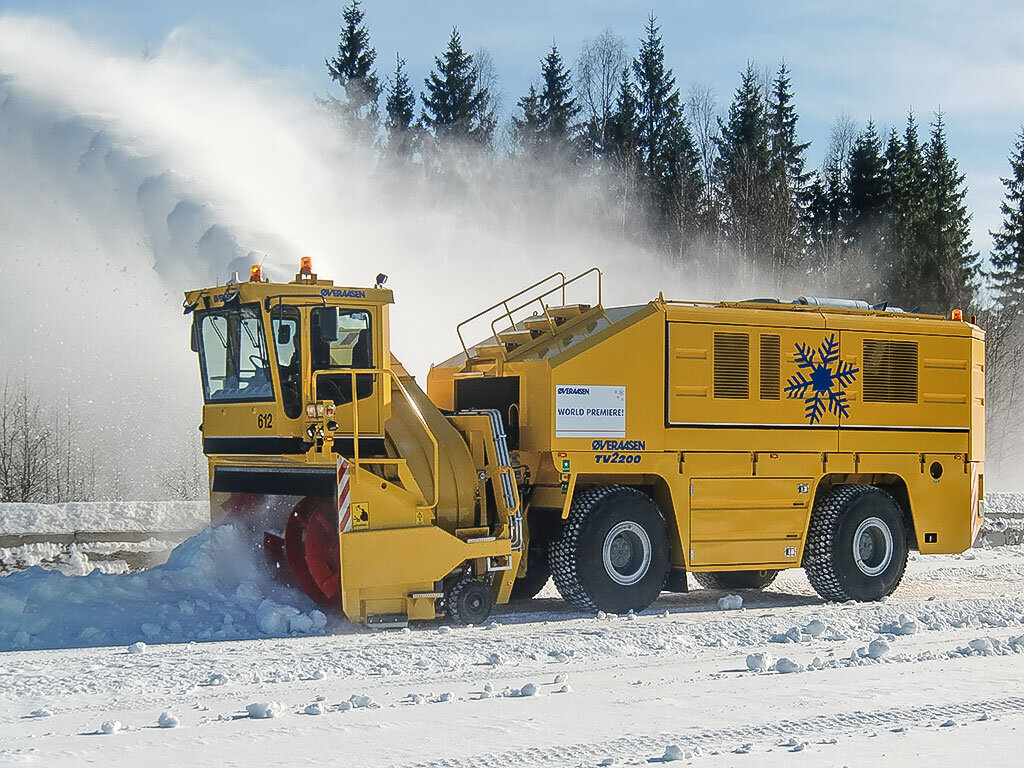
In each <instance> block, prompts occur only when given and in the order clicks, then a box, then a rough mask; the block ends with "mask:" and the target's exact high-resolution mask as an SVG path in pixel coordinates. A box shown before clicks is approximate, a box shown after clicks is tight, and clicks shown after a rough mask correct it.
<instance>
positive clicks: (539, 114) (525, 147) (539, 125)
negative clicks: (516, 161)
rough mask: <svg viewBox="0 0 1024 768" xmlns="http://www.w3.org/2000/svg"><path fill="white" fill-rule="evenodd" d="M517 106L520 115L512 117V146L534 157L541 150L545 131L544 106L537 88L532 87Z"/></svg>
mask: <svg viewBox="0 0 1024 768" xmlns="http://www.w3.org/2000/svg"><path fill="white" fill-rule="evenodd" d="M516 106H517V107H518V108H519V114H514V115H512V144H513V146H514V148H515V149H516V150H518V151H519V152H521V153H522V154H523V155H526V156H530V157H532V156H534V155H536V154H537V153H538V152H539V150H540V147H541V144H542V142H543V130H544V106H543V104H542V103H541V97H540V94H539V93H537V86H535V85H531V86H530V90H529V91H527V92H526V95H525V96H523V97H522V98H521V99H519V101H517V102H516Z"/></svg>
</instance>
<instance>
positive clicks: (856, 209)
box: [846, 120, 887, 238]
mask: <svg viewBox="0 0 1024 768" xmlns="http://www.w3.org/2000/svg"><path fill="white" fill-rule="evenodd" d="M848 184H849V193H848V195H847V207H848V216H847V217H846V219H847V221H846V223H847V226H848V227H849V231H850V237H851V238H857V237H861V236H863V235H864V234H865V233H866V232H867V231H868V229H869V228H870V227H872V226H877V224H878V223H879V222H880V218H881V217H882V216H883V214H884V213H885V208H886V202H887V196H886V189H885V159H884V158H883V157H882V139H881V137H879V135H878V130H877V129H876V128H875V124H874V122H873V121H871V120H868V124H867V127H866V128H865V129H864V132H863V133H861V134H860V135H859V136H858V137H857V141H856V142H854V145H853V151H852V152H851V153H850V171H849V182H848Z"/></svg>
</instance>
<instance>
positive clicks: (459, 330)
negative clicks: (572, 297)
mask: <svg viewBox="0 0 1024 768" xmlns="http://www.w3.org/2000/svg"><path fill="white" fill-rule="evenodd" d="M555 277H561V278H562V281H561V283H560V284H559V285H557V286H555V287H554V288H553V289H552V291H557V290H558V289H559V288H561V289H562V303H563V304H564V303H565V286H566V282H565V273H564V272H552V273H551V274H550V275H548V276H547V277H545V278H544V279H542V280H538V281H537V282H536V283H534V284H533V285H528V286H527V287H526V288H523V289H522V290H521V291H518V292H517V293H513V294H512V295H511V296H508V297H506V298H504V299H502V300H501V301H499V302H497V303H496V304H492V305H491V306H489V307H488V308H487V309H484V310H481V311H480V312H477V313H476V314H475V315H473V316H472V317H467V318H466V319H465V320H463V321H462V322H461V323H459V324H458V325H457V326H455V333H456V334H457V335H458V337H459V343H460V344H462V351H463V352H464V353H465V355H466V357H467V358H468V357H469V348H468V347H467V346H466V341H465V339H463V338H462V327H463V326H464V325H466V324H467V323H471V322H473V321H474V320H477V319H479V318H480V317H483V316H484V315H486V314H487V313H488V312H493V311H494V310H495V309H497V308H498V307H504V308H505V314H504V315H502V316H501V317H508V318H509V319H510V320H511V318H512V313H511V311H509V308H508V303H509V302H510V301H512V299H518V298H519V297H520V296H522V295H523V294H524V293H526V292H527V291H532V290H533V289H534V288H536V287H538V286H540V285H543V284H544V283H546V282H548V281H549V280H551V279H552V278H555ZM544 295H545V296H546V295H547V294H544Z"/></svg>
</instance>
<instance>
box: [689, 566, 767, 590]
mask: <svg viewBox="0 0 1024 768" xmlns="http://www.w3.org/2000/svg"><path fill="white" fill-rule="evenodd" d="M778 575H779V572H778V571H772V570H763V571H699V572H698V571H694V572H693V578H695V579H696V580H697V583H698V584H700V585H701V586H702V587H704V589H764V588H765V587H767V586H770V585H771V583H772V582H773V581H775V578H776V577H777V576H778Z"/></svg>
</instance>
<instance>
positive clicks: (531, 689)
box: [519, 683, 539, 696]
mask: <svg viewBox="0 0 1024 768" xmlns="http://www.w3.org/2000/svg"><path fill="white" fill-rule="evenodd" d="M538 692H539V691H538V688H537V685H536V684H535V683H527V684H526V685H524V686H523V687H522V688H520V689H519V695H520V696H536V695H537V693H538Z"/></svg>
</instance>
